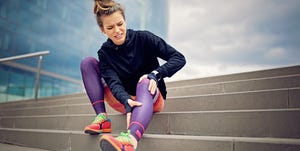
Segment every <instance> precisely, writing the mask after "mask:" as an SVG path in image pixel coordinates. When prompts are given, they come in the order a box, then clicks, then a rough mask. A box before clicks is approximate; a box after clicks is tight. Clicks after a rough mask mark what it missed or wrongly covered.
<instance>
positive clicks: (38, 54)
mask: <svg viewBox="0 0 300 151" xmlns="http://www.w3.org/2000/svg"><path fill="white" fill-rule="evenodd" d="M49 53H50V51H48V50H46V51H41V52H34V53H29V54H24V55H18V56H13V57H7V58H0V63H2V62H6V61H14V60H19V59H24V58H31V57H36V56H43V55H47V54H49Z"/></svg>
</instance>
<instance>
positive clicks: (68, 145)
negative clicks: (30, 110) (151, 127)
mask: <svg viewBox="0 0 300 151" xmlns="http://www.w3.org/2000/svg"><path fill="white" fill-rule="evenodd" d="M0 134H2V135H3V136H5V138H2V139H1V141H2V142H8V143H9V142H13V143H18V144H22V145H26V146H29V147H34V148H43V149H47V150H55V151H66V150H72V151H83V150H89V151H99V150H100V149H99V143H98V140H99V137H100V136H91V135H85V134H83V133H82V132H79V131H58V130H38V129H27V130H24V129H5V128H0ZM114 135H116V134H114ZM299 149H300V139H287V138H256V137H214V136H188V135H157V134H145V135H144V136H143V139H142V140H141V141H140V143H139V146H138V149H137V151H139V150H143V151H153V150H156V151H165V150H188V151H199V150H201V151H232V150H234V151H245V150H246V151H250V150H255V151H282V150H289V151H299Z"/></svg>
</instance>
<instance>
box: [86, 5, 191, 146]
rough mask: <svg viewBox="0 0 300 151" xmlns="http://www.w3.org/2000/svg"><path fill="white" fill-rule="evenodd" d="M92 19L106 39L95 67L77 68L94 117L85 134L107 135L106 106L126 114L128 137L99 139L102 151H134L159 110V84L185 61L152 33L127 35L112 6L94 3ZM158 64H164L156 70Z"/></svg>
mask: <svg viewBox="0 0 300 151" xmlns="http://www.w3.org/2000/svg"><path fill="white" fill-rule="evenodd" d="M94 13H95V15H96V19H97V23H98V25H99V27H100V29H101V31H102V33H103V34H104V35H106V36H107V37H108V39H107V41H106V42H104V43H103V45H102V46H101V48H100V50H99V51H98V57H99V62H98V61H97V60H96V59H95V58H92V57H88V58H85V59H83V60H82V62H81V73H82V78H83V83H84V86H85V89H86V92H87V94H88V96H89V99H90V101H91V103H92V105H93V108H94V110H95V112H96V114H97V116H96V118H95V120H94V121H93V122H92V124H90V125H88V126H86V127H85V129H84V131H85V133H89V134H100V133H105V132H111V121H110V119H108V117H107V114H106V110H105V105H104V100H105V101H106V102H107V103H108V104H109V105H110V106H111V107H113V108H114V109H115V110H117V111H119V112H121V113H124V114H125V113H126V115H127V129H128V132H127V133H121V135H120V136H119V137H116V138H115V137H113V136H112V135H110V134H104V135H103V136H102V137H101V138H100V147H101V149H102V150H104V151H106V150H115V151H119V150H125V151H133V150H135V149H136V148H137V144H138V141H139V140H140V139H141V137H142V135H143V133H144V132H145V130H146V128H147V127H148V124H149V122H150V120H151V118H152V115H153V113H155V112H160V111H162V109H163V107H164V100H165V99H166V94H167V92H166V87H165V83H164V80H163V78H165V77H171V76H172V75H173V74H175V73H176V72H177V71H178V70H180V69H181V68H182V67H183V66H184V65H185V58H184V56H183V55H182V54H181V53H179V52H178V51H176V50H175V49H174V48H173V47H171V46H170V45H168V44H167V43H166V42H165V41H164V40H163V39H161V38H159V37H158V36H156V35H154V34H152V33H151V32H148V31H135V30H131V29H127V28H126V20H125V14H124V9H123V8H122V7H121V5H120V4H119V3H116V2H115V1H113V0H95V6H94ZM157 58H161V59H163V60H165V61H167V62H166V63H165V64H163V65H161V66H160V65H159V62H158V59H157Z"/></svg>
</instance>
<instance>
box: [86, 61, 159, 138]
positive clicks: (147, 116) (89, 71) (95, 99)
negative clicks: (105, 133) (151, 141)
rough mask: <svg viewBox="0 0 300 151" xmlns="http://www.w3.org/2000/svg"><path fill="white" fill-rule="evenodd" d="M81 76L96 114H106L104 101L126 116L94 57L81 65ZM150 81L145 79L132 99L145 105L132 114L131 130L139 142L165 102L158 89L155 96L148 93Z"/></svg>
mask: <svg viewBox="0 0 300 151" xmlns="http://www.w3.org/2000/svg"><path fill="white" fill-rule="evenodd" d="M80 69H81V75H82V80H83V84H84V86H85V90H86V93H87V95H88V97H89V99H90V102H91V104H92V106H93V108H94V110H95V112H96V114H99V113H106V110H105V104H104V101H106V102H107V103H108V104H109V105H110V106H111V107H112V108H114V109H115V110H117V111H119V112H121V113H123V114H125V113H126V112H125V108H124V105H123V104H121V103H120V102H119V101H118V100H117V99H116V98H115V97H114V96H113V95H112V93H111V91H110V89H109V88H108V87H107V85H106V83H105V81H104V80H103V78H102V76H101V72H100V70H99V62H98V60H97V59H95V58H93V57H87V58H85V59H83V60H82V61H81V64H80ZM148 85H149V80H148V79H144V80H142V81H141V82H140V83H138V84H137V90H136V96H132V99H133V100H135V101H138V102H141V103H143V105H142V106H139V107H134V108H133V110H132V114H131V120H130V125H129V130H130V133H131V135H133V136H134V137H135V138H136V139H137V141H139V140H140V139H141V137H142V135H143V134H144V132H145V130H146V128H147V127H148V125H149V122H150V120H151V119H152V115H153V113H154V112H161V111H162V109H163V107H164V100H163V97H162V95H161V93H160V92H159V89H157V91H156V93H155V94H154V95H151V93H150V92H149V91H148Z"/></svg>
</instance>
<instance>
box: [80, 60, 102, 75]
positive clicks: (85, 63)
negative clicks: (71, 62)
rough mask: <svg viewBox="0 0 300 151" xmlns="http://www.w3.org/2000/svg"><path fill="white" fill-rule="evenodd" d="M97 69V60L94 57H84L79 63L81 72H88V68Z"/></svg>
mask: <svg viewBox="0 0 300 151" xmlns="http://www.w3.org/2000/svg"><path fill="white" fill-rule="evenodd" d="M95 66H96V67H98V60H97V59H96V58H94V57H86V58H84V59H83V60H82V61H81V63H80V70H81V71H83V72H84V71H88V70H90V68H94V67H95Z"/></svg>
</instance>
